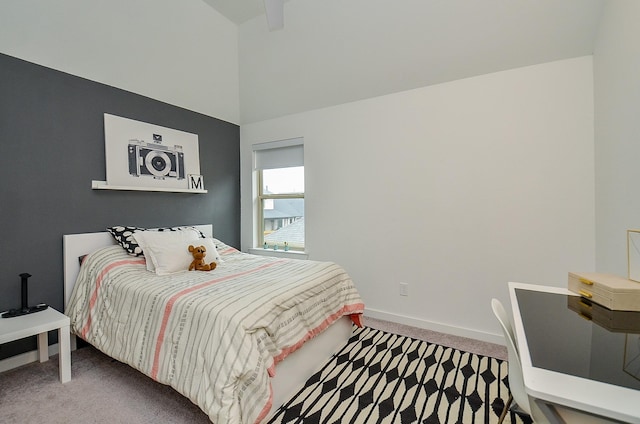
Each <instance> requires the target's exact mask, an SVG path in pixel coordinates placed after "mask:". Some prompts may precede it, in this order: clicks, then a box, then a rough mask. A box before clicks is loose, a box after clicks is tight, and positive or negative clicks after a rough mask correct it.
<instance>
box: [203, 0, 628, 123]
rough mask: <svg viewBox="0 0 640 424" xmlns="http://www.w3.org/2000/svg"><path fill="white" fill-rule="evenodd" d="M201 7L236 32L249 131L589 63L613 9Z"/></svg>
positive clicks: (381, 0)
mask: <svg viewBox="0 0 640 424" xmlns="http://www.w3.org/2000/svg"><path fill="white" fill-rule="evenodd" d="M203 1H204V2H205V4H207V5H208V6H210V7H212V8H214V9H215V10H217V11H218V12H219V13H220V14H222V15H223V16H225V17H226V18H227V19H229V20H230V21H232V22H234V23H236V24H237V25H238V26H239V28H238V33H239V50H240V54H239V78H240V81H241V84H240V105H241V121H242V122H245V123H246V122H256V121H260V120H265V119H269V118H273V117H277V116H283V115H288V114H292V113H297V112H300V111H305V110H313V109H318V108H322V107H327V106H332V105H337V104H342V103H347V102H351V101H356V100H362V99H367V98H371V97H376V96H381V95H386V94H391V93H396V92H400V91H405V90H411V89H414V88H419V87H425V86H430V85H434V84H440V83H444V82H448V81H454V80H459V79H464V78H469V77H473V76H477V75H484V74H489V73H493V72H498V71H503V70H508V69H514V68H519V67H524V66H530V65H535V64H540V63H548V62H553V61H557V60H562V59H568V58H574V57H580V56H585V55H591V54H593V51H594V41H595V40H596V34H597V30H598V26H599V21H600V17H601V16H602V12H603V5H604V4H605V3H606V2H607V1H617V0H561V1H558V0H481V1H477V0H395V1H394V0H347V1H345V0H302V1H296V2H291V1H290V0H289V1H288V0H203ZM283 1H284V2H285V3H287V4H286V8H284V9H286V10H284V12H285V13H286V16H284V21H285V22H284V28H283V29H284V31H276V32H273V33H269V32H267V31H269V30H272V29H273V28H272V25H271V23H270V22H269V19H268V18H265V17H264V15H265V10H266V8H265V4H267V8H269V6H270V5H278V7H279V8H280V11H282V10H283V8H282V4H283V3H282V2H283ZM287 1H288V2H287ZM281 13H282V12H281ZM260 16H262V17H261V18H259V17H260ZM265 24H267V25H265ZM276 29H279V28H276Z"/></svg>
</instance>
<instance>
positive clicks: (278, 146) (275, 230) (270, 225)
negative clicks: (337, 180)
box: [253, 139, 304, 251]
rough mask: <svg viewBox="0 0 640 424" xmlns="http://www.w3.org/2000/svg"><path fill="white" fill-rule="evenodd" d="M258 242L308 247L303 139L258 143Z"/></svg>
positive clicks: (280, 247) (260, 244) (282, 247)
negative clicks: (305, 225) (305, 218)
mask: <svg viewBox="0 0 640 424" xmlns="http://www.w3.org/2000/svg"><path fill="white" fill-rule="evenodd" d="M253 150H254V160H255V161H254V164H255V166H254V169H255V171H256V174H257V175H256V177H257V178H256V180H257V189H258V190H257V195H258V198H257V223H258V225H257V233H258V234H257V235H258V236H257V244H258V247H267V248H269V249H274V248H277V249H278V250H298V251H301V250H304V151H303V144H302V139H291V140H282V141H276V142H271V143H261V144H255V145H254V146H253Z"/></svg>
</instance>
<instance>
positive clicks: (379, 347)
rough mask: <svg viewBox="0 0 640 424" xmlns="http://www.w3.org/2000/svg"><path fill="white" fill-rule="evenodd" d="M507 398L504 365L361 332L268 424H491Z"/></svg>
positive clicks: (517, 418)
mask: <svg viewBox="0 0 640 424" xmlns="http://www.w3.org/2000/svg"><path fill="white" fill-rule="evenodd" d="M508 397H509V388H508V381H507V362H505V361H502V360H499V359H496V358H491V357H488V356H482V355H477V354H473V353H468V352H463V351H460V350H457V349H453V348H449V347H444V346H440V345H437V344H432V343H428V342H425V341H422V340H416V339H412V338H410V337H405V336H400V335H397V334H392V333H387V332H384V331H381V330H375V329H372V328H368V327H363V328H357V329H356V330H355V331H354V333H353V335H352V337H351V339H350V340H349V342H348V343H347V345H346V346H345V347H344V348H343V349H342V350H340V351H339V352H338V353H336V354H335V355H334V356H333V357H332V358H331V359H330V360H329V361H328V362H327V363H326V364H325V365H324V366H323V367H322V368H321V369H320V371H318V372H317V373H316V374H314V375H313V376H312V377H311V378H310V379H309V380H308V381H307V382H306V383H305V385H304V387H303V388H302V389H300V391H299V392H298V393H297V394H296V395H295V396H293V397H292V398H291V399H290V400H289V401H288V402H286V403H285V404H284V405H282V406H281V407H280V408H279V409H278V410H277V411H275V412H274V414H273V415H272V418H271V419H270V420H269V424H293V423H304V424H315V423H318V424H320V423H323V424H324V423H326V424H334V423H351V424H360V423H402V424H408V423H422V424H449V423H452V424H454V423H455V424H457V423H464V424H490V423H497V422H498V418H499V416H500V412H501V411H502V407H503V406H504V404H505V403H506V401H507V399H508ZM504 423H510V424H515V423H523V424H529V423H531V419H530V418H529V416H528V415H522V416H521V415H518V414H516V413H514V412H510V413H509V414H508V415H507V417H506V418H505V420H504Z"/></svg>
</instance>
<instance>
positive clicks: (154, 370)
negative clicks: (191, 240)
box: [151, 260, 284, 380]
mask: <svg viewBox="0 0 640 424" xmlns="http://www.w3.org/2000/svg"><path fill="white" fill-rule="evenodd" d="M282 262H284V260H281V261H276V262H271V263H268V264H265V265H262V266H259V267H257V268H253V269H250V270H248V271H243V272H238V273H236V274H232V275H227V276H225V277H222V278H216V279H214V280H211V281H206V282H204V283H201V284H198V285H197V286H193V287H190V288H188V289H185V290H182V291H180V292H178V293H176V294H174V295H173V296H171V298H170V299H169V301H168V302H167V305H166V306H165V308H164V315H163V316H162V324H161V326H160V332H159V333H158V339H157V340H156V349H155V353H154V355H153V366H152V367H151V378H153V379H154V380H157V378H158V366H159V362H160V353H161V351H162V342H163V341H164V333H165V332H166V330H167V323H168V322H169V317H170V316H171V312H172V310H173V305H174V304H175V303H176V301H177V300H178V299H179V298H181V297H182V296H184V295H187V294H189V293H191V292H194V291H196V290H200V289H201V288H204V287H208V286H210V285H212V284H216V283H220V282H222V281H226V280H230V279H233V278H237V277H241V276H243V275H248V274H252V273H254V272H257V271H261V270H263V269H266V268H269V267H271V266H273V265H277V264H279V263H282ZM194 272H198V271H194Z"/></svg>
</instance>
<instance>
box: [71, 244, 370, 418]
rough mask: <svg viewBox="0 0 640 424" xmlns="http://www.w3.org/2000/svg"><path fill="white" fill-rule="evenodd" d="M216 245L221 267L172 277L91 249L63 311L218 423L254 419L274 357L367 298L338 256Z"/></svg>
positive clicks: (114, 252) (82, 330)
mask: <svg viewBox="0 0 640 424" xmlns="http://www.w3.org/2000/svg"><path fill="white" fill-rule="evenodd" d="M215 243H216V246H217V248H218V251H219V253H220V254H221V257H222V259H223V262H222V263H220V264H218V267H217V268H216V269H215V270H213V271H211V272H200V271H191V272H189V271H185V272H182V273H177V274H173V275H169V276H157V275H155V274H154V273H151V272H148V271H147V270H146V267H145V260H144V258H135V257H132V256H129V255H127V253H126V252H125V251H124V250H123V249H122V248H121V247H119V246H110V247H105V248H103V249H101V250H99V251H97V252H95V253H92V254H91V255H89V256H87V257H86V258H85V260H84V263H83V265H82V267H81V269H80V274H79V275H78V279H77V282H76V285H75V287H74V291H73V294H72V297H71V300H70V302H69V305H68V306H67V309H66V311H65V313H66V314H67V315H68V316H69V317H70V318H71V327H72V331H73V332H74V333H75V334H77V335H79V336H80V337H82V338H83V339H85V340H86V341H88V342H89V343H91V344H92V345H94V346H95V347H97V348H98V349H100V350H102V351H103V352H105V353H106V354H108V355H109V356H111V357H113V358H115V359H117V360H119V361H121V362H124V363H126V364H129V365H131V366H132V367H134V368H136V369H138V370H140V371H141V372H143V373H145V374H146V375H148V376H150V377H151V378H153V379H154V380H156V381H159V382H161V383H164V384H168V385H171V386H172V387H173V388H175V389H176V390H177V391H178V392H180V393H182V394H183V395H184V396H186V397H188V398H189V399H191V401H193V402H194V403H196V404H197V405H198V406H200V408H202V410H203V411H205V412H206V413H207V414H208V415H209V417H210V418H211V421H213V422H214V423H216V424H224V423H257V422H260V421H261V420H263V419H264V418H265V417H266V416H267V414H268V413H269V410H270V409H271V402H272V393H271V385H270V382H269V379H270V376H273V374H274V371H275V364H276V363H278V362H279V361H281V360H282V359H284V358H285V357H286V356H287V355H288V354H289V353H291V352H293V351H294V350H296V349H297V348H298V347H300V346H301V345H302V344H303V343H304V342H305V341H306V340H308V339H310V338H312V337H314V336H315V335H316V334H318V333H320V332H322V331H323V330H324V329H325V328H326V327H328V326H329V325H330V324H331V323H333V322H334V321H335V320H337V319H339V318H340V317H342V316H343V315H352V314H360V313H362V312H363V311H364V304H363V302H362V300H361V299H360V296H359V294H358V292H357V290H356V288H355V286H354V284H353V282H352V281H351V279H350V278H349V276H348V275H347V273H346V272H345V271H344V270H343V269H342V268H341V267H339V266H338V265H336V264H334V263H331V262H315V261H302V260H292V259H279V258H271V257H263V256H255V255H248V254H245V253H241V252H238V251H237V250H235V249H234V248H231V247H229V246H227V245H225V244H224V243H222V242H220V241H218V240H216V241H215Z"/></svg>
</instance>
